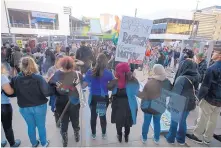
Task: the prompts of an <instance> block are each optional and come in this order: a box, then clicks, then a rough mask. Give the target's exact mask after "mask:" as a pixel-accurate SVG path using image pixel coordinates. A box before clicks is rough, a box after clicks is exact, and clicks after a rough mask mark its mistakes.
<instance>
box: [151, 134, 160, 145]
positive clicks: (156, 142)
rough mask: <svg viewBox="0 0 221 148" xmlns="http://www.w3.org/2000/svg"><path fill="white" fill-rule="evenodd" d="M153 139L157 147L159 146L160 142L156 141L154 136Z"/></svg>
mask: <svg viewBox="0 0 221 148" xmlns="http://www.w3.org/2000/svg"><path fill="white" fill-rule="evenodd" d="M152 139H153V142H154V143H155V144H156V145H159V140H156V139H155V138H154V135H152Z"/></svg>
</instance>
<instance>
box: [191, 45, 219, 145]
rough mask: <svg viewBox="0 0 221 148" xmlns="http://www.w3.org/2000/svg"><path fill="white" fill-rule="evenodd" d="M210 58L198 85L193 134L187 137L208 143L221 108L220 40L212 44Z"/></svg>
mask: <svg viewBox="0 0 221 148" xmlns="http://www.w3.org/2000/svg"><path fill="white" fill-rule="evenodd" d="M212 60H213V61H215V63H214V64H213V65H211V66H210V67H209V68H208V69H207V71H206V75H205V78H204V80H203V82H202V85H201V87H200V90H199V93H198V98H199V99H200V100H201V101H200V103H199V117H198V120H197V125H196V127H195V129H194V130H193V134H187V137H188V138H189V139H191V140H192V141H194V142H197V143H205V144H210V142H211V140H212V137H213V133H214V131H215V128H216V124H217V119H218V117H219V115H220V109H221V42H218V41H217V42H216V43H215V44H214V52H213V56H212Z"/></svg>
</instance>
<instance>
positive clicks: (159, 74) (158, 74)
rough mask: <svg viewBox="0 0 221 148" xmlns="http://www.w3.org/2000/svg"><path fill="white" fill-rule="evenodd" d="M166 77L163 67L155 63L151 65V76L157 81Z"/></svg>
mask: <svg viewBox="0 0 221 148" xmlns="http://www.w3.org/2000/svg"><path fill="white" fill-rule="evenodd" d="M166 77H167V75H166V71H165V69H164V67H163V66H162V65H161V64H155V65H154V66H153V76H152V77H151V78H154V79H156V80H159V81H164V80H165V79H166Z"/></svg>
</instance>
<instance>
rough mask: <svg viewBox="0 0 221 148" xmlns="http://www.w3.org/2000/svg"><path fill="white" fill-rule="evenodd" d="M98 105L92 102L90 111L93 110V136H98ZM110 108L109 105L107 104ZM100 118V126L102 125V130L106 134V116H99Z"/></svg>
mask: <svg viewBox="0 0 221 148" xmlns="http://www.w3.org/2000/svg"><path fill="white" fill-rule="evenodd" d="M96 105H97V103H96V102H95V101H94V100H92V102H91V105H90V109H91V131H92V134H94V135H95V134H96V125H97V116H98V114H97V112H96ZM107 106H108V104H107ZM99 117H100V124H101V130H102V134H106V128H107V120H106V115H104V116H99Z"/></svg>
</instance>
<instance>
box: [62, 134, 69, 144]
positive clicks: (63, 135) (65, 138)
mask: <svg viewBox="0 0 221 148" xmlns="http://www.w3.org/2000/svg"><path fill="white" fill-rule="evenodd" d="M61 136H62V144H63V147H67V146H68V133H66V132H65V133H62V134H61Z"/></svg>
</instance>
